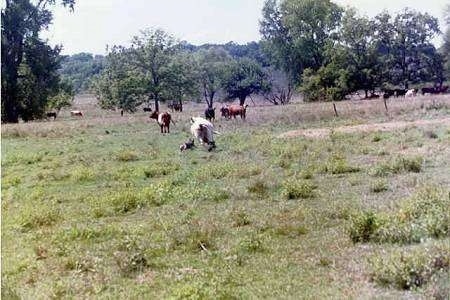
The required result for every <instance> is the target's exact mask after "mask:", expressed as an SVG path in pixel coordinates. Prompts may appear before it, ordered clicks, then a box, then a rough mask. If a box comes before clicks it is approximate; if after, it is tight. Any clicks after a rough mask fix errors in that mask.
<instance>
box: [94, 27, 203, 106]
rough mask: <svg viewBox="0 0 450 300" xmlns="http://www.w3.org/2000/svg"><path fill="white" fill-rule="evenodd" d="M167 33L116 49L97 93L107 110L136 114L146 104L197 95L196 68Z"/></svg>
mask: <svg viewBox="0 0 450 300" xmlns="http://www.w3.org/2000/svg"><path fill="white" fill-rule="evenodd" d="M180 49H181V47H180V44H178V43H177V42H176V40H175V39H174V38H173V37H172V36H170V35H169V34H167V33H166V32H164V31H163V30H159V29H157V30H145V31H143V32H142V34H141V35H140V36H136V37H134V38H133V41H132V44H131V46H130V47H128V48H127V47H123V46H114V47H112V50H111V52H110V53H109V54H108V56H107V57H106V59H105V68H104V69H103V71H102V72H101V73H100V75H99V76H97V78H96V80H95V83H94V90H95V93H96V95H97V98H98V99H99V103H100V105H101V107H103V108H120V109H124V110H126V111H130V112H134V111H135V110H136V107H137V106H139V105H140V104H142V103H148V104H149V103H150V101H154V103H155V110H156V111H159V102H160V101H166V100H169V99H173V98H174V97H177V98H178V99H183V98H185V97H187V96H188V95H189V94H191V93H194V91H195V92H196V91H197V90H196V89H195V84H194V78H195V72H193V70H192V69H191V66H192V65H193V64H192V63H191V62H190V61H189V60H188V59H187V57H186V56H185V55H183V54H182V53H180Z"/></svg>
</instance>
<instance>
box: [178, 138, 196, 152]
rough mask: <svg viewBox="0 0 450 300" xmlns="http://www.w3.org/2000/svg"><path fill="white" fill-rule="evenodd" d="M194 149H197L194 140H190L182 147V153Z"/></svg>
mask: <svg viewBox="0 0 450 300" xmlns="http://www.w3.org/2000/svg"><path fill="white" fill-rule="evenodd" d="M194 147H195V145H194V139H189V141H187V142H186V143H184V144H182V145H180V151H181V152H183V151H184V150H188V149H192V148H194Z"/></svg>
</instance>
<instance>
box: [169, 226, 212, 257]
mask: <svg viewBox="0 0 450 300" xmlns="http://www.w3.org/2000/svg"><path fill="white" fill-rule="evenodd" d="M218 233H219V230H218V227H217V225H216V224H214V223H211V222H209V221H200V220H194V221H191V222H190V223H189V224H187V225H184V226H181V227H178V228H176V229H174V230H173V231H172V233H171V236H172V247H174V248H178V247H183V248H185V249H186V250H190V251H210V250H213V249H215V248H216V236H217V235H218Z"/></svg>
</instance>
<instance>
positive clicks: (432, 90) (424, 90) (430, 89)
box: [422, 87, 439, 95]
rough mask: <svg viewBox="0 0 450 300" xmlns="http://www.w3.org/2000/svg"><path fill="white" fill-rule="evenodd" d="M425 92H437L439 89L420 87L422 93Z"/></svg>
mask: <svg viewBox="0 0 450 300" xmlns="http://www.w3.org/2000/svg"><path fill="white" fill-rule="evenodd" d="M425 94H439V90H438V89H436V88H435V87H423V88H422V95H425Z"/></svg>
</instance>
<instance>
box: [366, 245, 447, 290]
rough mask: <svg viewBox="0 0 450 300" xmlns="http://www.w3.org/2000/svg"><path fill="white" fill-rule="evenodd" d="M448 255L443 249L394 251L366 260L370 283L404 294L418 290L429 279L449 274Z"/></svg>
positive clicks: (444, 248) (445, 248) (445, 249)
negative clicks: (403, 292) (402, 290)
mask: <svg viewBox="0 0 450 300" xmlns="http://www.w3.org/2000/svg"><path fill="white" fill-rule="evenodd" d="M449 252H450V248H448V245H447V247H434V248H425V249H413V251H410V252H406V251H396V252H394V253H393V254H391V255H388V256H387V255H383V256H378V257H375V258H373V259H371V260H370V264H371V267H372V274H371V277H372V280H374V281H375V282H376V283H378V284H380V285H385V286H394V287H396V288H399V289H405V290H409V289H414V288H417V287H421V286H423V285H424V284H427V283H428V282H430V280H431V278H432V277H433V276H435V275H438V274H440V273H444V272H448V271H449V269H450V268H449V266H450V258H449V257H450V256H449V255H448V253H449ZM447 275H448V273H447ZM447 278H448V277H447Z"/></svg>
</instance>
